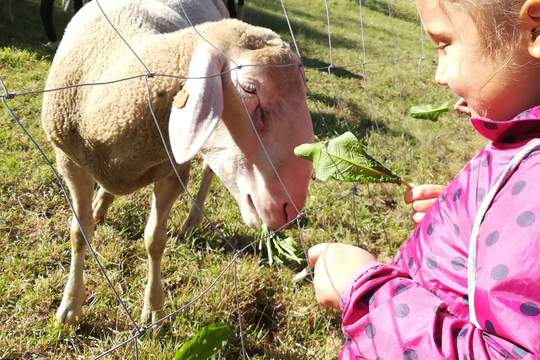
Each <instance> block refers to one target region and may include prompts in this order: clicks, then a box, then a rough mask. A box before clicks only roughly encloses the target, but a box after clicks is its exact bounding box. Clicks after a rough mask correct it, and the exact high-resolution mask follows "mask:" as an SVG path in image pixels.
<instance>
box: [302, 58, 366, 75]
mask: <svg viewBox="0 0 540 360" xmlns="http://www.w3.org/2000/svg"><path fill="white" fill-rule="evenodd" d="M302 61H303V62H304V65H305V66H306V68H312V69H316V70H319V71H320V72H323V73H328V67H329V66H330V64H329V63H327V62H324V61H321V60H319V59H314V58H310V57H303V58H302ZM330 72H331V73H332V75H335V76H337V77H339V78H346V79H357V80H363V79H364V76H362V75H361V74H356V73H353V72H351V71H349V70H347V69H345V68H342V67H339V66H332V67H331V68H330Z"/></svg>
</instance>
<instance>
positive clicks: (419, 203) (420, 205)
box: [412, 198, 437, 212]
mask: <svg viewBox="0 0 540 360" xmlns="http://www.w3.org/2000/svg"><path fill="white" fill-rule="evenodd" d="M435 201H437V198H431V199H427V200H416V201H414V202H413V204H412V208H413V210H414V212H427V211H428V210H429V209H431V207H432V206H433V204H434V203H435Z"/></svg>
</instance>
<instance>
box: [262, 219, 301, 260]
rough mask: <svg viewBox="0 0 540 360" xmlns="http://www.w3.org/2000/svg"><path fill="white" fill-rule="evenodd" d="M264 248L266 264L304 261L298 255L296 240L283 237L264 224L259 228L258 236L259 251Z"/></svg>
mask: <svg viewBox="0 0 540 360" xmlns="http://www.w3.org/2000/svg"><path fill="white" fill-rule="evenodd" d="M263 247H264V249H265V250H266V255H267V259H268V265H270V266H272V265H273V264H274V262H276V263H277V264H280V265H283V264H284V263H285V262H294V263H297V264H303V263H304V262H305V261H304V259H303V258H302V257H300V255H299V252H300V251H299V249H298V248H297V244H296V241H295V240H294V238H292V237H287V238H283V237H281V236H280V235H279V234H278V233H276V232H273V231H272V230H270V229H268V227H267V226H266V225H263V226H262V228H261V234H260V236H259V247H258V248H259V251H263Z"/></svg>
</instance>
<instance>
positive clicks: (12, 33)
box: [0, 0, 71, 57]
mask: <svg viewBox="0 0 540 360" xmlns="http://www.w3.org/2000/svg"><path fill="white" fill-rule="evenodd" d="M57 3H59V1H57ZM39 4H40V1H39V0H17V1H13V16H14V17H15V21H14V23H13V24H4V25H2V26H0V47H13V48H17V49H26V50H29V51H31V52H34V53H36V55H38V56H39V57H50V56H51V55H52V54H53V52H52V51H51V50H50V49H49V48H47V47H45V46H44V45H43V44H45V43H46V42H47V36H46V35H45V30H44V28H43V24H42V23H41V17H40V15H39ZM53 17H54V24H55V28H56V32H57V34H58V35H59V36H60V35H61V34H63V32H64V28H65V26H66V24H67V23H68V21H69V19H70V17H71V14H70V13H65V12H63V11H61V10H60V9H59V8H57V7H55V8H54V14H53Z"/></svg>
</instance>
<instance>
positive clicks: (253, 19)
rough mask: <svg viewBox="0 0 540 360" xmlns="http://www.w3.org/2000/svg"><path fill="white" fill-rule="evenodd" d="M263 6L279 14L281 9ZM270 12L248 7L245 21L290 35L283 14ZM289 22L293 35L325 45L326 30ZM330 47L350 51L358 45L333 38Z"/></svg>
mask: <svg viewBox="0 0 540 360" xmlns="http://www.w3.org/2000/svg"><path fill="white" fill-rule="evenodd" d="M248 4H249V3H248ZM264 6H265V8H268V9H270V11H276V12H281V7H278V6H277V5H275V4H274V5H270V4H267V3H266V2H265V4H264ZM270 11H261V10H259V9H257V8H254V7H253V6H249V7H248V8H247V9H246V19H247V20H248V22H249V23H251V24H254V25H257V26H263V27H266V28H269V29H272V30H273V31H275V32H277V33H280V34H290V31H289V27H288V25H287V22H286V20H285V16H284V15H283V14H280V15H276V14H273V13H272V12H270ZM290 20H291V26H292V28H293V31H294V33H295V34H297V35H299V34H302V35H303V36H304V37H306V38H308V39H310V41H312V42H315V43H319V44H325V43H327V42H328V33H327V32H326V28H322V29H317V28H315V27H313V26H310V25H306V24H301V23H299V22H297V21H295V20H294V19H290ZM291 45H292V44H291ZM332 45H333V47H344V48H348V49H351V48H356V47H357V46H358V43H357V42H355V41H352V40H349V39H346V38H343V37H339V36H333V37H332ZM300 51H301V49H300Z"/></svg>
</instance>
